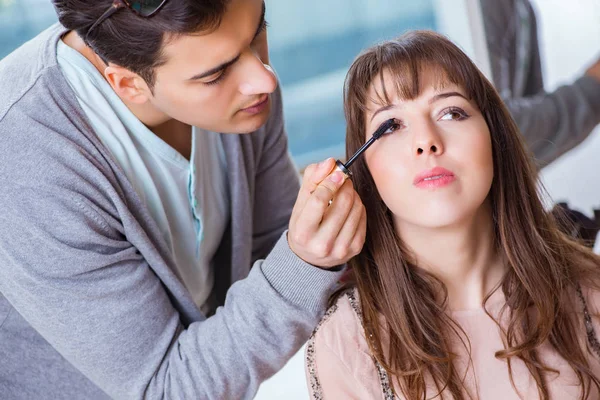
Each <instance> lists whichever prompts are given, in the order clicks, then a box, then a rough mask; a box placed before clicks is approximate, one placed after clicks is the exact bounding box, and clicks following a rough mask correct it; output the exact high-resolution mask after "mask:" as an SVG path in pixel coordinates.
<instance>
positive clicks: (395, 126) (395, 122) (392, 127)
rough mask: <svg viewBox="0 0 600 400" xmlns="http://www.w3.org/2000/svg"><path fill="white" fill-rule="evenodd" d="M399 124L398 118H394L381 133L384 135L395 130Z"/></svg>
mask: <svg viewBox="0 0 600 400" xmlns="http://www.w3.org/2000/svg"><path fill="white" fill-rule="evenodd" d="M400 126H401V122H400V121H398V120H395V121H394V123H393V124H392V125H391V126H390V127H389V128H387V130H386V131H385V132H384V133H383V134H384V135H387V134H389V133H392V132H395V131H396V130H398V129H399V128H400Z"/></svg>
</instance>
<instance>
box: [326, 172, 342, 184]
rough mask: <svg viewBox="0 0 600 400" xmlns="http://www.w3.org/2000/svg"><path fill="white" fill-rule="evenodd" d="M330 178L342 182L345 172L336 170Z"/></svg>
mask: <svg viewBox="0 0 600 400" xmlns="http://www.w3.org/2000/svg"><path fill="white" fill-rule="evenodd" d="M329 180H330V181H331V182H333V183H337V184H339V183H342V182H343V181H344V174H342V173H341V172H339V171H335V172H334V173H333V174H331V176H330V177H329Z"/></svg>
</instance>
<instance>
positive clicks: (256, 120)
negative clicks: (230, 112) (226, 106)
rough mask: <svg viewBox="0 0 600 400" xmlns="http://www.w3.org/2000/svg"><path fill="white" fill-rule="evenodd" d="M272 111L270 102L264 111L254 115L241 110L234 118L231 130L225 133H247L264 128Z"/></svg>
mask: <svg viewBox="0 0 600 400" xmlns="http://www.w3.org/2000/svg"><path fill="white" fill-rule="evenodd" d="M270 111H271V104H268V105H267V106H266V108H265V109H264V110H263V112H261V113H259V114H254V115H243V114H241V112H238V114H237V115H236V116H235V117H236V118H234V121H235V122H234V124H233V125H232V126H231V129H230V132H223V133H237V134H242V135H243V134H247V133H252V132H254V131H257V130H258V129H260V128H262V127H263V126H264V125H265V124H266V123H267V120H268V119H269V115H270Z"/></svg>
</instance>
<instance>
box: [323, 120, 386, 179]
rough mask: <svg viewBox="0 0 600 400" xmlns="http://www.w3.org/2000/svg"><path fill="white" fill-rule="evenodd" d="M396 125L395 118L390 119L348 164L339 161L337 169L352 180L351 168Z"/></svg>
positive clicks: (336, 163)
mask: <svg viewBox="0 0 600 400" xmlns="http://www.w3.org/2000/svg"><path fill="white" fill-rule="evenodd" d="M395 124H396V120H395V119H394V118H390V119H388V120H387V121H385V122H384V123H383V124H382V125H381V126H380V127H379V128H378V129H377V130H376V131H375V133H373V136H371V138H370V139H369V140H368V141H367V142H366V143H365V144H363V145H362V146H361V148H360V149H358V150H357V151H356V153H354V155H353V156H352V157H350V159H349V160H348V161H347V162H346V164H344V163H342V162H341V161H340V160H337V161H336V162H335V165H336V166H337V168H338V169H339V170H340V171H342V172H343V173H344V175H346V177H347V178H350V177H351V176H352V172H350V166H351V165H352V164H353V163H354V161H356V159H357V158H358V157H359V156H360V155H361V154H362V153H364V152H365V151H366V150H367V149H368V148H369V147H370V146H371V145H372V144H373V143H375V141H376V140H377V139H379V138H380V137H382V136H383V135H384V133H385V132H387V130H388V129H390V128H391V127H392V126H394V125H395Z"/></svg>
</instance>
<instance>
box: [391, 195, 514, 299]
mask: <svg viewBox="0 0 600 400" xmlns="http://www.w3.org/2000/svg"><path fill="white" fill-rule="evenodd" d="M396 229H397V231H398V233H399V235H400V237H401V238H402V240H403V242H404V243H405V245H406V246H408V248H409V249H410V251H411V252H412V255H413V256H414V257H415V260H414V262H415V263H416V264H417V265H418V266H419V267H421V268H423V269H425V270H426V271H428V272H430V273H431V274H433V275H434V276H436V277H437V278H438V279H440V280H441V281H442V282H443V283H444V285H445V286H446V288H447V289H448V301H449V308H450V309H451V310H465V309H476V308H480V307H481V305H482V303H483V300H484V299H485V297H486V296H487V295H488V294H489V293H490V292H491V291H492V290H493V289H494V288H495V287H496V285H497V284H498V283H499V282H500V281H501V279H502V277H503V276H504V273H505V270H506V268H505V264H504V263H503V262H502V258H501V257H500V255H499V254H498V252H497V250H496V248H495V245H494V227H493V223H492V217H491V210H490V207H489V205H487V202H486V203H485V204H484V206H482V207H481V209H480V210H479V211H478V213H477V214H476V215H474V216H472V217H470V218H468V219H466V220H464V221H461V222H460V223H457V224H454V225H452V226H447V227H443V228H439V227H438V228H424V227H419V226H415V225H409V224H406V223H402V222H397V223H396Z"/></svg>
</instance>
